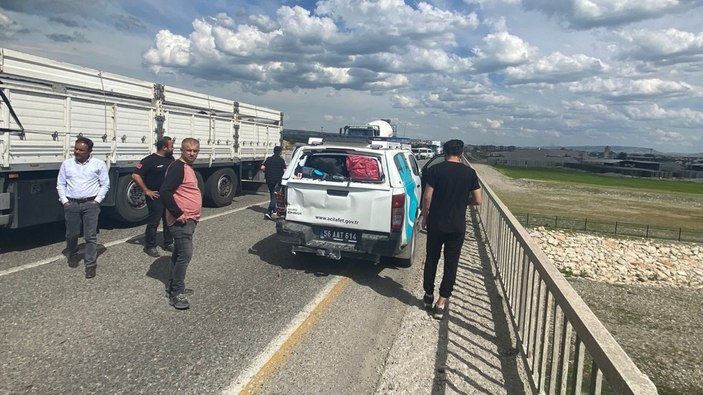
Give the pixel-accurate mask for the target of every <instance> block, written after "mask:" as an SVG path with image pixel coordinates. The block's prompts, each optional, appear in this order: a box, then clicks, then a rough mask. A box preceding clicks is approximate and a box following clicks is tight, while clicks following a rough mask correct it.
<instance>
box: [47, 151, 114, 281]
mask: <svg viewBox="0 0 703 395" xmlns="http://www.w3.org/2000/svg"><path fill="white" fill-rule="evenodd" d="M92 152H93V141H91V140H90V139H89V138H86V137H79V138H77V139H76V143H75V145H74V147H73V158H69V159H66V160H65V161H64V162H63V163H62V164H61V170H59V177H58V179H57V180H56V190H57V191H58V192H59V201H61V203H62V204H63V210H64V218H65V220H66V250H65V254H66V255H67V256H68V264H69V266H71V267H77V266H78V261H79V259H77V254H78V236H79V235H80V232H81V225H83V238H84V239H85V259H84V260H85V278H93V277H95V268H96V267H97V259H98V244H97V241H98V237H97V233H98V216H99V215H100V202H102V201H103V199H105V195H107V191H108V189H110V178H109V176H108V173H107V166H106V165H105V162H103V161H101V160H100V159H97V158H94V157H93V156H92V155H91V153H92Z"/></svg>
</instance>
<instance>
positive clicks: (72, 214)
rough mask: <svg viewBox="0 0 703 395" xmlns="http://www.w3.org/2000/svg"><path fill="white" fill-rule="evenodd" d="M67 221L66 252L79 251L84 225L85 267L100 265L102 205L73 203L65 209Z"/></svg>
mask: <svg viewBox="0 0 703 395" xmlns="http://www.w3.org/2000/svg"><path fill="white" fill-rule="evenodd" d="M63 213H64V219H65V220H66V251H68V253H69V254H71V253H74V252H76V251H77V250H78V236H79V235H80V234H81V225H83V239H85V267H92V266H96V265H97V264H98V217H99V216H100V205H99V204H97V203H94V202H85V203H74V202H71V203H69V204H68V206H66V207H64V208H63Z"/></svg>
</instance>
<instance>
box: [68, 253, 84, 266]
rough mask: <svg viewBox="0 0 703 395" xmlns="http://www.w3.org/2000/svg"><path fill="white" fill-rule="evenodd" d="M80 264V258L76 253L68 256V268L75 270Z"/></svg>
mask: <svg viewBox="0 0 703 395" xmlns="http://www.w3.org/2000/svg"><path fill="white" fill-rule="evenodd" d="M80 262H81V256H80V255H78V252H74V253H73V254H71V255H69V256H68V267H70V268H73V269H75V268H77V267H78V264H79V263H80Z"/></svg>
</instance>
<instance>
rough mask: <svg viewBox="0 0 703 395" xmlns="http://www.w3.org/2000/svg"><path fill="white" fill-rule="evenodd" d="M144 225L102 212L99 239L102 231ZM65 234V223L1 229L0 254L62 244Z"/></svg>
mask: <svg viewBox="0 0 703 395" xmlns="http://www.w3.org/2000/svg"><path fill="white" fill-rule="evenodd" d="M104 211H107V210H104ZM144 224H145V222H140V223H132V224H126V223H121V222H118V221H115V220H114V219H112V218H110V216H109V215H108V214H107V213H105V212H102V213H100V219H99V220H98V238H99V237H100V230H101V229H104V230H112V229H129V228H138V227H141V226H143V225H144ZM65 234H66V227H65V226H64V222H63V221H59V222H50V223H46V224H40V225H34V226H29V227H27V228H20V229H0V254H3V253H6V252H15V251H27V250H31V249H33V248H37V247H44V246H47V245H51V244H56V243H60V242H62V241H64V240H66V238H65ZM81 237H82V235H81Z"/></svg>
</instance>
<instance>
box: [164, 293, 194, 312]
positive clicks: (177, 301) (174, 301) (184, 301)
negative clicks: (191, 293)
mask: <svg viewBox="0 0 703 395" xmlns="http://www.w3.org/2000/svg"><path fill="white" fill-rule="evenodd" d="M168 303H169V304H170V305H171V306H173V307H175V308H176V310H187V309H188V308H190V303H188V297H186V296H185V295H184V294H178V295H176V296H174V297H172V298H170V299H169V301H168Z"/></svg>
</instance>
